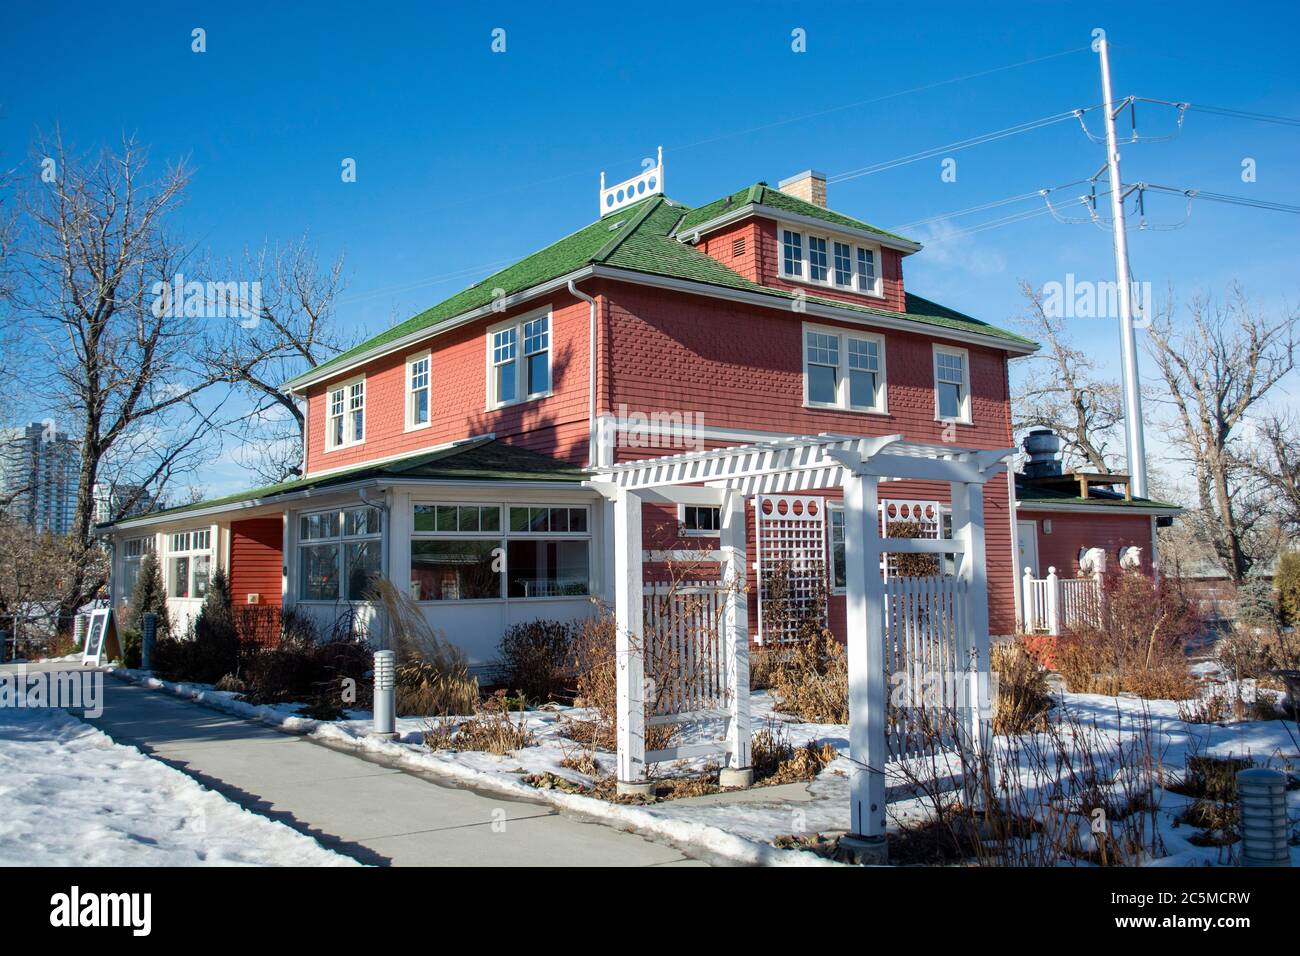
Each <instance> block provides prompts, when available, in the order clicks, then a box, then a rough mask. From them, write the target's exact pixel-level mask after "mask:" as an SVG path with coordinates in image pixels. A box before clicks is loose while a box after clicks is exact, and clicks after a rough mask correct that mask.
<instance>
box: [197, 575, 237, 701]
mask: <svg viewBox="0 0 1300 956" xmlns="http://www.w3.org/2000/svg"><path fill="white" fill-rule="evenodd" d="M193 645H194V646H193V648H192V649H191V650H190V651H189V654H188V660H187V663H188V673H186V674H185V675H184V676H185V680H192V681H197V682H198V683H201V684H214V683H216V682H217V681H219V680H221V678H222V677H224V676H225V675H226V674H237V673H238V671H239V635H238V634H237V633H236V632H235V618H234V615H233V614H232V613H231V610H230V580H229V578H227V577H226V573H225V571H223V570H221V569H220V568H218V569H217V571H216V573H215V574H213V575H212V581H211V583H210V584H209V586H208V593H207V595H206V596H205V597H204V598H203V605H202V607H200V608H199V614H198V617H197V618H195V620H194V639H193Z"/></svg>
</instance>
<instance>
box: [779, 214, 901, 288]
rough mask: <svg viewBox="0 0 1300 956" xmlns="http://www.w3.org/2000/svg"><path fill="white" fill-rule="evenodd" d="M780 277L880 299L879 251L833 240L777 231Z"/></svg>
mask: <svg viewBox="0 0 1300 956" xmlns="http://www.w3.org/2000/svg"><path fill="white" fill-rule="evenodd" d="M780 233H781V275H782V276H783V277H784V278H786V279H796V280H798V281H800V282H810V283H814V284H816V285H824V286H828V287H830V288H834V289H843V290H845V291H847V292H858V293H860V294H862V295H874V296H879V295H882V294H883V293H882V291H881V283H880V267H879V262H880V250H879V248H877V247H875V246H864V245H859V244H857V243H854V242H848V241H845V240H843V239H836V238H835V237H834V236H820V235H817V234H816V233H810V232H799V231H797V230H794V229H786V228H784V227H782V228H781V230H780Z"/></svg>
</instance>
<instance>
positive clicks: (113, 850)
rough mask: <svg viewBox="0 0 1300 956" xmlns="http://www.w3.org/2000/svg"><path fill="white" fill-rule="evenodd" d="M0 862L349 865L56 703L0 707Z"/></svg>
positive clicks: (59, 864)
mask: <svg viewBox="0 0 1300 956" xmlns="http://www.w3.org/2000/svg"><path fill="white" fill-rule="evenodd" d="M0 865H3V866H237V865H249V866H272V865H279V866H349V865H355V861H353V860H351V859H350V858H348V857H345V856H341V855H340V854H337V853H333V852H331V851H329V850H326V849H324V848H323V847H322V846H321V845H320V844H319V843H317V842H316V841H315V840H313V839H311V838H310V837H307V836H304V835H302V834H300V833H298V832H297V831H295V830H292V829H290V828H289V827H286V826H284V825H283V824H280V823H274V822H272V821H270V820H267V819H266V818H264V817H261V816H258V815H257V814H255V813H250V812H249V811H247V810H244V809H242V808H240V807H238V806H236V805H235V804H233V803H231V802H230V801H228V800H226V799H225V798H224V797H222V796H221V795H220V794H218V793H215V792H213V791H211V790H206V789H204V788H203V787H202V786H200V785H199V784H198V783H196V782H195V781H194V780H191V779H190V778H189V777H187V776H185V774H183V773H181V772H180V771H178V770H173V769H172V768H171V767H168V766H167V765H165V764H163V763H160V762H158V761H156V760H154V759H152V758H150V757H146V756H145V755H144V754H142V753H141V752H140V751H138V750H136V749H134V748H132V747H125V746H123V745H121V744H118V743H115V742H114V741H113V740H112V739H111V738H110V737H108V736H107V735H106V734H104V733H101V732H100V731H98V730H96V729H95V728H93V727H91V726H90V725H89V724H86V723H83V722H82V721H80V720H77V719H76V718H75V717H72V716H71V715H70V714H68V712H67V711H64V710H57V709H36V708H33V709H12V708H6V709H3V710H0Z"/></svg>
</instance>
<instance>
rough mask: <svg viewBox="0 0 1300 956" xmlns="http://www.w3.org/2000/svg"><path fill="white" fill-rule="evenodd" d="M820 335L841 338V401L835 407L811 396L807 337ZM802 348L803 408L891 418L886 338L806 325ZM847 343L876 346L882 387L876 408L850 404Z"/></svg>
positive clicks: (878, 393)
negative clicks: (860, 340)
mask: <svg viewBox="0 0 1300 956" xmlns="http://www.w3.org/2000/svg"><path fill="white" fill-rule="evenodd" d="M809 332H818V333H820V334H822V335H834V336H838V337H839V341H840V348H839V356H840V357H839V365H838V366H837V367H836V368H837V373H838V374H837V379H838V384H837V386H836V387H837V389H838V397H837V401H835V402H834V403H830V402H814V401H813V400H812V399H811V398H810V397H809V395H808V333H809ZM799 336H800V340H799V348H800V349H801V351H802V353H803V368H802V373H803V404H804V408H817V409H829V410H831V411H837V412H856V413H858V414H860V415H888V414H889V375H888V373H887V370H886V365H885V337H884V336H883V335H879V334H877V333H875V332H866V331H863V330H860V329H846V328H841V327H838V326H834V325H814V324H813V323H811V322H805V323H804V324H803V328H802V330H801V331H800V333H799ZM848 339H866V340H868V341H872V342H875V343H876V347H877V349H878V350H879V356H880V368H879V369H878V370H877V373H876V374H877V376H878V378H879V380H880V381H879V385H878V387H877V389H876V404H875V405H874V406H872V407H870V408H867V407H863V406H859V405H850V404H849V375H848V372H849V348H848Z"/></svg>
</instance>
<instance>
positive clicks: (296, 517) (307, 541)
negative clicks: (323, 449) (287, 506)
mask: <svg viewBox="0 0 1300 956" xmlns="http://www.w3.org/2000/svg"><path fill="white" fill-rule="evenodd" d="M364 508H373V509H374V510H375V511H376V513H377V514H378V515H379V531H378V532H374V533H367V534H345V533H344V529H345V528H346V527H347V525H346V521H347V519H346V518H345V517H344V513H345V512H348V511H360V510H362V509H364ZM320 514H337V515H338V516H339V533H338V534H336V535H334V536H332V537H329V538H304V537H303V535H302V519H303V518H308V517H311V516H312V515H320ZM292 520H293V521H295V522H297V524H295V526H294V528H293V537H294V543H295V549H294V559H295V562H296V565H297V566H296V568H295V570H294V574H295V575H296V578H297V579H296V580H295V582H294V588H295V590H296V591H298V592H300V593H301V591H302V571H303V560H302V552H303V549H304V548H314V547H321V546H328V545H334V546H335V547H337V548H338V555H337V558H336V560H337V562H338V563H337V565H336V566H335V570H336V571H337V572H338V576H339V596H338V597H336V598H334V599H333V600H330V599H329V598H304V597H301V596H300V597H299V598H298V599H297V602H296V603H298V604H309V605H314V606H318V607H320V606H324V607H335V606H337V605H339V604H352V605H356V606H359V607H364V606H368V605H370V604H373V603H374V602H372V601H364V600H362V599H360V598H348V597H345V596H344V593H343V592H344V591H345V590H346V583H347V582H346V570H347V569H346V568H345V567H344V565H345V563H346V560H347V559H346V555H347V546H348V545H349V544H357V543H359V542H362V541H378V542H380V544H379V547H380V567H381V568H382V567H383V548H384V531H385V528H386V524H387V521H386V516H385V515H384V511H383V509H382V508H375V506H374V505H366V504H347V505H338V506H336V507H333V508H313V509H312V510H311V511H298V512H295V513H294V514H293V518H292Z"/></svg>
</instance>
